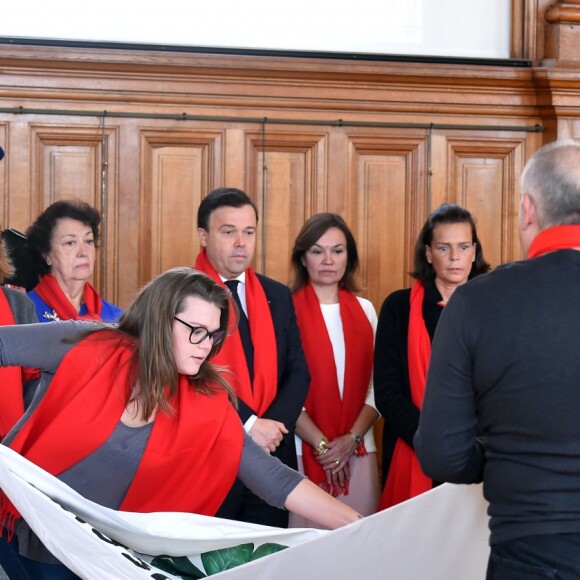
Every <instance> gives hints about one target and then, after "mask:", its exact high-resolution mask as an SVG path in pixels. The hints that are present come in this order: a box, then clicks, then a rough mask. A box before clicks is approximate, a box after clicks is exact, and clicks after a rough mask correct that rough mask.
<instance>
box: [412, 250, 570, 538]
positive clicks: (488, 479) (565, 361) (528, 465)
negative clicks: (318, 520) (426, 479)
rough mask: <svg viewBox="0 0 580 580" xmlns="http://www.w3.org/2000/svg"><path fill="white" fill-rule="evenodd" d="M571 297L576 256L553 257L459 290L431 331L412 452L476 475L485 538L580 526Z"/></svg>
mask: <svg viewBox="0 0 580 580" xmlns="http://www.w3.org/2000/svg"><path fill="white" fill-rule="evenodd" d="M579 293H580V252H577V251H574V250H563V251H558V252H553V253H550V254H546V255H545V256H541V257H539V258H535V259H533V260H526V261H524V262H517V263H514V264H510V265H506V266H503V267H500V268H497V269H496V270H495V271H494V272H492V273H490V274H487V275H486V276H481V277H478V278H477V279H475V280H473V281H471V282H469V283H468V284H466V285H465V286H462V287H461V288H458V289H457V290H456V291H455V293H454V295H453V297H452V298H451V300H450V301H449V304H448V305H447V306H446V307H445V311H444V312H443V315H442V317H441V320H440V322H439V325H438V327H437V332H436V334H435V340H434V342H433V351H432V356H431V364H430V368H429V375H428V380H427V390H426V394H425V400H424V403H423V410H422V414H421V420H420V427H419V431H418V433H417V436H416V438H415V445H416V451H417V453H418V455H419V459H420V461H421V465H422V467H423V469H424V470H425V472H426V473H427V474H428V475H429V476H430V477H433V478H437V479H440V480H442V481H450V482H455V483H472V482H478V481H481V480H482V479H483V484H484V494H485V497H486V498H487V500H488V501H489V502H490V507H489V514H490V516H491V521H490V529H491V543H492V544H495V543H499V542H504V541H507V540H511V539H516V538H519V537H525V536H530V535H536V534H556V533H578V532H580V351H579V348H580V347H579V345H580V340H579V338H580V300H579V299H578V297H579ZM478 435H479V436H478Z"/></svg>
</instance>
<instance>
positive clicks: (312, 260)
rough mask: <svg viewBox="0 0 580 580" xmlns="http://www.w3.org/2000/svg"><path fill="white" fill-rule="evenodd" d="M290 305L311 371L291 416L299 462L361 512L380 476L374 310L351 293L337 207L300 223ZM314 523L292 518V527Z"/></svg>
mask: <svg viewBox="0 0 580 580" xmlns="http://www.w3.org/2000/svg"><path fill="white" fill-rule="evenodd" d="M292 264H293V267H294V269H295V281H294V286H293V297H294V305H295V308H296V316H297V319H298V326H299V327H300V334H301V337H302V345H303V348H304V352H305V355H306V360H307V362H308V368H309V370H310V374H311V383H310V391H309V394H308V398H307V399H306V403H305V405H304V410H303V411H302V413H301V415H300V417H299V418H298V421H297V423H296V434H297V435H298V437H299V441H297V450H298V451H297V452H298V455H299V457H298V462H299V466H300V468H301V469H302V470H303V471H304V473H305V474H306V475H307V476H308V477H309V478H310V479H311V480H312V481H313V482H314V483H316V484H318V485H319V486H320V487H322V489H324V490H326V491H327V492H328V493H330V494H332V495H333V496H334V497H337V498H338V499H339V500H340V501H342V502H343V503H345V504H347V505H350V506H351V507H353V508H354V509H356V510H357V511H359V513H361V514H364V515H369V514H372V513H374V512H375V511H376V509H377V505H378V498H379V478H378V467H377V461H376V447H375V442H374V438H373V430H372V425H373V423H374V422H375V421H376V420H377V419H378V417H379V414H378V412H377V410H376V407H375V403H374V395H373V385H372V365H373V344H374V332H375V329H376V324H377V315H376V312H375V309H374V307H373V305H372V304H371V303H370V302H369V301H368V300H365V299H364V298H360V297H358V296H355V294H354V292H355V291H357V290H358V288H357V285H356V282H355V279H354V274H355V272H356V269H357V267H358V252H357V248H356V242H355V239H354V237H353V235H352V233H351V231H350V230H349V228H348V226H347V225H346V223H345V222H344V220H343V219H342V218H341V217H340V216H339V215H337V214H332V213H320V214H316V215H314V216H312V217H311V218H310V219H309V220H308V221H307V222H306V223H305V224H304V226H303V227H302V229H301V231H300V233H299V234H298V237H297V238H296V241H295V244H294V248H293V251H292ZM312 525H313V524H312V522H309V521H307V520H305V519H304V518H299V517H293V516H291V517H290V526H291V527H303V526H312Z"/></svg>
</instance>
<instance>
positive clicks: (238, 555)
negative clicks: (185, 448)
mask: <svg viewBox="0 0 580 580" xmlns="http://www.w3.org/2000/svg"><path fill="white" fill-rule="evenodd" d="M0 486H1V487H2V489H3V490H4V492H5V493H6V495H7V496H8V497H9V498H10V500H11V501H12V502H13V503H14V505H15V506H16V507H17V508H18V510H19V511H20V513H21V514H22V515H23V517H24V518H25V519H26V521H27V522H28V523H29V525H30V527H31V528H32V529H33V530H34V531H35V532H36V534H37V535H38V536H39V537H40V538H41V540H42V541H43V542H44V543H45V545H46V546H47V547H48V548H49V549H50V550H51V551H52V552H53V553H54V554H55V556H56V557H57V558H59V559H60V560H61V561H62V562H64V563H65V564H66V565H67V566H68V567H69V568H70V569H71V570H73V571H74V572H75V573H76V574H78V575H79V576H81V577H82V578H86V579H87V580H93V579H95V580H96V579H99V580H102V579H109V578H110V579H115V580H121V579H125V578H126V579H128V580H129V579H131V580H132V579H141V578H144V579H145V578H148V579H155V580H164V579H170V580H174V579H179V578H181V577H182V574H185V573H186V572H188V573H189V574H190V575H189V576H188V577H189V578H201V577H205V575H212V574H216V577H219V578H224V580H225V579H232V580H262V579H263V580H271V579H272V578H276V580H286V579H287V580H295V579H296V578H300V579H301V580H308V579H313V580H320V579H321V578H339V579H341V578H345V579H346V578H349V579H350V578H365V579H368V580H374V579H376V580H379V579H380V580H383V579H384V578H396V579H397V580H405V579H413V580H415V579H416V578H425V579H428V580H454V579H457V580H463V579H465V578H469V579H470V580H479V579H481V580H483V579H484V578H485V568H486V564H487V558H488V555H489V547H488V539H489V531H488V528H487V520H488V518H487V514H486V510H487V504H486V502H485V501H484V499H483V497H482V494H481V486H455V485H449V484H446V485H442V486H439V487H438V488H436V489H434V490H432V491H430V492H428V493H426V494H423V495H422V496H419V497H417V498H415V499H413V500H411V501H408V502H405V503H403V504H400V505H398V506H395V507H394V508H391V509H389V510H386V511H383V512H380V513H378V514H375V515H373V516H370V517H368V518H365V519H364V520H361V521H359V522H356V523H354V524H351V525H350V526H346V527H344V528H342V529H340V530H335V531H332V532H330V531H323V530H312V529H295V530H292V529H290V530H282V529H278V528H269V527H267V526H257V525H253V524H246V523H242V522H234V521H230V520H222V519H219V518H209V517H206V516H199V515H193V514H183V513H150V514H137V513H129V512H118V511H115V510H110V509H107V508H104V507H102V506H99V505H97V504H95V503H93V502H90V501H88V500H86V499H84V498H82V497H81V496H79V495H78V494H77V493H76V492H75V491H73V490H71V489H70V488H69V487H68V486H66V485H65V484H63V483H62V482H60V481H59V480H58V479H56V478H54V477H52V476H51V475H49V474H47V473H46V472H44V471H43V470H42V469H40V468H38V467H36V466H35V465H33V464H31V463H30V462H28V461H27V460H25V459H24V458H22V457H21V456H19V455H18V454H16V453H14V452H13V451H11V450H10V449H8V448H6V447H4V446H1V445H0ZM63 508H64V509H63ZM272 544H274V545H272ZM277 545H278V546H287V548H285V549H281V548H279V547H277ZM224 549H227V550H224ZM279 549H280V550H281V551H277V550H279ZM216 551H217V552H216ZM208 552H209V553H208ZM263 553H266V554H268V553H271V555H268V556H267V557H264V558H260V555H262V554H263ZM160 555H168V556H170V557H172V560H171V561H170V560H169V558H163V559H162V560H160V559H159V558H158V556H160ZM252 557H253V558H254V559H252ZM256 558H259V559H256ZM237 562H247V563H245V564H244V565H243V566H240V567H236V568H232V569H227V568H228V567H231V566H232V565H234V564H235V563H237ZM168 565H169V567H168ZM172 566H173V567H172ZM175 566H178V567H179V568H177V567H175ZM168 570H172V571H168ZM179 570H181V572H179ZM218 570H226V571H222V572H217V571H218ZM216 572H217V573H216Z"/></svg>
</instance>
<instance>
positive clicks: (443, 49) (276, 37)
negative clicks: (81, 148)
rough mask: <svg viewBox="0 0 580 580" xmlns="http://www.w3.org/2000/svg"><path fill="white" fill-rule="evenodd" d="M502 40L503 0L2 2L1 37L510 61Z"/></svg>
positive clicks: (506, 1) (506, 24) (505, 26)
mask: <svg viewBox="0 0 580 580" xmlns="http://www.w3.org/2000/svg"><path fill="white" fill-rule="evenodd" d="M509 34H510V0H350V1H348V2H347V1H345V0H139V1H138V0H2V1H1V2H0V36H6V37H27V38H50V39H67V40H90V41H112V42H129V43H145V44H163V45H184V46H196V47H199V46H207V47H226V48H257V49H282V50H306V51H332V52H335V51H336V52H363V53H364V52H367V53H386V54H407V55H434V56H459V57H462V56H463V57H484V58H508V57H509ZM0 50H1V47H0Z"/></svg>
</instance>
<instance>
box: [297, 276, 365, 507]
mask: <svg viewBox="0 0 580 580" xmlns="http://www.w3.org/2000/svg"><path fill="white" fill-rule="evenodd" d="M338 301H339V305H340V318H341V320H342V328H343V333H344V346H345V353H346V360H345V368H344V389H343V395H342V399H341V397H340V392H339V388H338V379H337V376H336V364H335V361H334V352H333V350H332V343H331V341H330V336H329V334H328V330H327V328H326V324H325V322H324V317H323V315H322V310H321V308H320V303H319V302H318V298H317V296H316V293H315V292H314V289H313V288H312V285H311V284H310V283H308V284H307V285H306V286H305V287H304V288H302V289H300V290H298V291H297V292H295V293H294V305H295V307H296V318H297V321H298V326H299V328H300V336H301V337H302V347H303V349H304V354H305V355H306V362H307V363H308V369H309V370H310V376H311V382H310V391H309V393H308V398H307V399H306V403H305V405H304V406H305V408H306V411H307V412H308V415H309V416H310V417H311V418H312V420H313V421H314V423H316V425H318V427H319V428H320V429H321V431H322V432H323V433H324V434H325V435H326V436H327V437H328V438H329V439H330V440H332V439H334V438H336V437H338V436H339V435H343V434H344V433H348V432H349V431H350V429H351V428H352V425H353V423H354V422H355V420H356V418H357V417H358V415H359V413H360V411H361V409H362V407H363V405H364V403H365V400H366V396H367V392H368V388H369V382H370V379H371V373H372V368H373V340H374V337H373V329H372V326H371V324H370V322H369V320H368V318H367V317H366V315H365V313H364V310H363V309H362V307H361V305H360V303H359V301H358V299H357V298H356V296H355V295H354V294H352V293H351V292H348V291H347V290H343V289H340V290H339V293H338ZM356 453H357V455H364V454H366V449H365V448H364V442H361V444H360V445H359V447H358V448H357V451H356ZM302 458H303V460H304V470H305V472H306V475H307V476H308V478H309V479H310V480H311V481H313V482H314V483H316V484H318V485H319V486H320V487H322V488H323V489H324V490H325V491H327V492H328V493H331V494H332V495H333V496H335V497H337V496H338V495H339V494H341V493H343V494H344V495H348V487H346V486H345V487H346V489H340V487H339V486H338V485H337V486H330V485H329V484H328V483H327V481H326V474H325V472H324V470H323V469H322V468H321V467H320V464H319V463H318V462H317V461H316V458H315V457H314V454H313V450H312V447H310V446H309V445H304V446H303V450H302Z"/></svg>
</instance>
